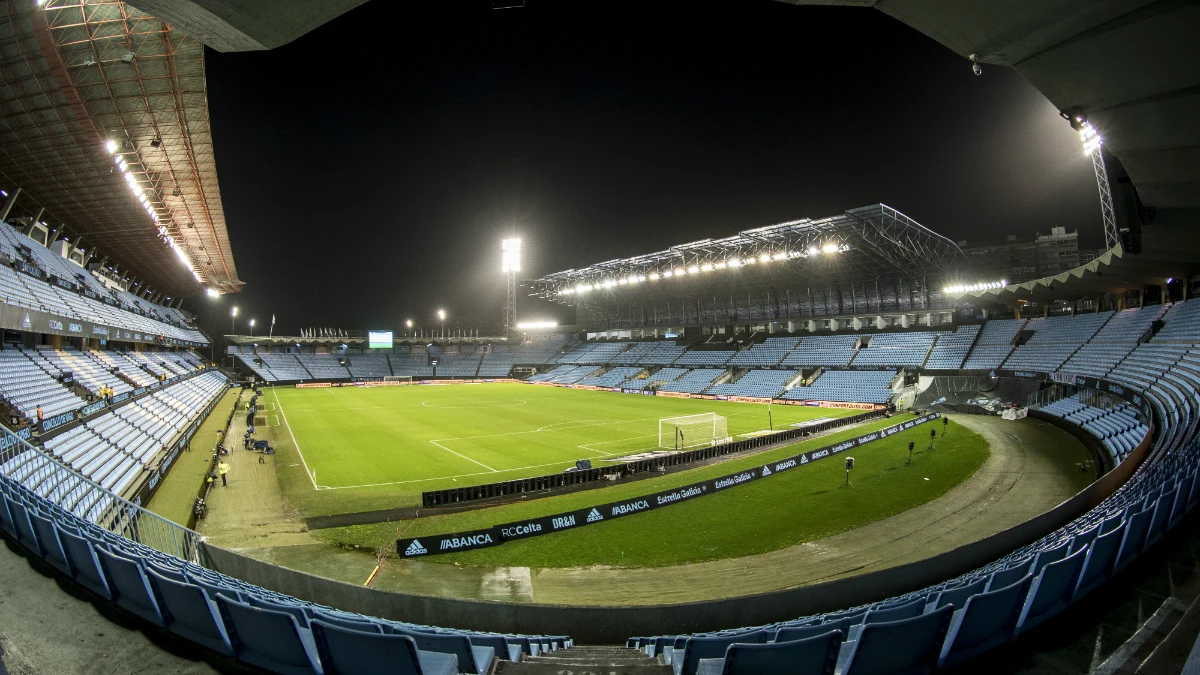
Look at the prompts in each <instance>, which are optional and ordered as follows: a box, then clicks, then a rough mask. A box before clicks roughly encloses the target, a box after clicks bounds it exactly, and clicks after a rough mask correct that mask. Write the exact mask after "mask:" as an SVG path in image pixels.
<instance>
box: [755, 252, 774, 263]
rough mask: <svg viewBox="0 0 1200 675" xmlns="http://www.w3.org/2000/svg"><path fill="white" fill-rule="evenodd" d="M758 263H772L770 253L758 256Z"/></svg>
mask: <svg viewBox="0 0 1200 675" xmlns="http://www.w3.org/2000/svg"><path fill="white" fill-rule="evenodd" d="M758 261H759V262H771V255H770V254H769V253H764V254H762V255H760V256H758Z"/></svg>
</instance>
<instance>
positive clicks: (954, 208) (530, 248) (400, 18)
mask: <svg viewBox="0 0 1200 675" xmlns="http://www.w3.org/2000/svg"><path fill="white" fill-rule="evenodd" d="M207 70H208V94H209V110H210V114H211V118H212V126H213V134H214V144H215V151H216V158H217V169H218V173H219V178H220V184H221V197H222V200H223V202H224V207H225V215H226V219H227V222H228V227H229V234H230V237H231V238H232V243H233V251H234V257H235V260H236V261H237V266H238V272H239V275H240V277H241V278H242V280H244V281H245V282H246V289H245V291H244V292H242V293H240V294H237V295H234V296H227V297H223V298H221V299H218V300H212V299H209V298H197V299H193V300H192V301H191V303H190V305H189V306H190V307H191V308H193V309H198V310H201V311H202V313H203V314H206V315H209V317H210V318H211V317H217V318H219V317H224V323H223V325H222V324H213V323H208V322H205V323H207V325H211V326H214V327H215V328H214V330H215V331H216V332H220V333H223V332H225V331H227V330H228V328H229V323H228V316H229V314H228V313H229V309H228V308H229V306H230V305H231V304H237V305H238V306H239V307H240V313H239V321H241V320H242V319H248V318H250V317H254V318H256V319H257V320H258V332H265V329H266V324H267V323H269V321H270V316H271V314H272V313H274V314H275V315H276V316H277V320H278V323H277V325H276V331H275V332H276V334H295V333H296V332H297V331H298V329H299V328H300V327H301V326H314V325H316V326H340V327H344V328H350V329H368V328H382V329H394V330H397V331H399V330H400V329H401V327H402V325H403V322H404V320H405V319H406V318H412V319H413V320H414V321H415V322H417V323H418V324H425V325H429V324H430V323H432V316H433V314H434V313H435V311H436V310H437V309H438V308H444V309H445V310H446V311H447V312H448V314H449V316H450V320H449V321H448V324H449V325H461V326H463V327H464V328H465V327H479V328H480V329H481V333H489V334H494V333H495V332H498V329H499V327H500V325H501V321H502V316H503V315H502V306H503V302H504V291H503V283H502V275H501V274H500V267H499V266H500V260H499V256H500V239H501V238H503V237H506V236H520V237H522V239H523V240H524V244H525V264H524V272H523V274H522V276H523V277H530V278H532V277H536V276H540V275H542V274H546V273H550V272H555V271H559V270H564V269H568V268H579V267H584V266H586V265H588V264H591V263H596V262H601V261H605V260H610V259H612V258H617V257H627V256H631V255H637V254H642V253H648V252H651V251H657V250H661V249H664V248H667V247H669V246H671V245H674V244H680V243H684V242H688V241H693V240H696V239H703V238H705V237H714V238H716V237H723V236H728V235H731V234H734V233H736V232H737V231H739V230H743V229H747V228H751V227H758V226H762V225H768V224H771V223H776V222H780V221H784V220H791V219H795V218H802V217H814V218H818V217H824V216H829V215H834V214H838V213H841V212H843V211H845V210H847V209H849V208H854V207H858V206H865V205H868V204H873V203H877V202H883V203H886V204H888V205H890V206H893V207H895V208H896V209H899V210H900V211H902V212H904V213H906V214H907V215H909V216H910V217H912V218H914V219H915V220H917V221H918V222H920V223H922V224H924V225H925V226H927V227H929V228H931V229H933V230H934V231H936V232H939V233H942V234H944V235H946V236H948V237H950V238H952V239H955V240H959V239H966V240H980V239H988V238H997V237H1000V236H1002V235H1004V234H1018V235H1023V236H1031V235H1032V234H1033V233H1034V232H1037V231H1041V232H1047V231H1048V230H1049V228H1050V227H1052V226H1055V225H1063V226H1066V227H1067V228H1068V229H1070V230H1073V229H1076V228H1078V229H1079V230H1080V233H1081V235H1082V244H1083V245H1084V246H1099V245H1100V244H1101V243H1102V236H1101V224H1100V219H1099V207H1098V203H1097V197H1096V188H1095V183H1094V181H1093V179H1092V174H1091V166H1090V163H1089V162H1088V161H1087V159H1086V158H1085V157H1084V156H1083V153H1082V151H1081V149H1080V146H1079V141H1078V137H1077V135H1076V134H1075V132H1073V131H1072V130H1071V128H1070V126H1069V125H1068V124H1067V123H1066V122H1065V121H1063V120H1062V119H1061V118H1059V117H1058V114H1057V111H1056V110H1055V109H1054V107H1053V106H1052V105H1050V103H1049V102H1047V101H1046V100H1045V99H1044V98H1043V97H1042V96H1041V95H1040V94H1039V93H1038V92H1037V91H1036V90H1034V89H1033V87H1032V86H1030V85H1029V84H1028V83H1026V82H1025V81H1024V80H1023V79H1022V78H1021V77H1020V76H1019V75H1017V74H1016V73H1015V72H1012V71H1009V70H1005V69H1001V68H997V67H989V66H984V73H983V75H982V76H980V77H976V76H975V75H973V74H972V73H971V68H970V64H969V62H967V61H965V60H963V59H961V58H960V57H958V56H957V55H955V54H953V53H952V52H950V51H949V50H947V49H945V48H943V47H942V46H941V45H939V44H937V43H935V42H934V41H932V40H930V39H929V38H926V37H925V36H923V35H921V34H919V33H917V32H915V31H913V30H912V29H910V28H908V27H907V26H905V25H903V24H901V23H899V22H898V21H895V20H893V19H891V18H889V17H887V16H885V15H883V14H882V13H880V12H877V11H873V10H866V9H852V8H820V7H796V6H792V5H787V4H783V3H778V2H772V1H770V0H726V1H724V2H709V3H696V2H682V1H674V2H661V1H656V2H653V3H650V2H647V3H636V4H629V3H577V2H548V1H546V0H541V1H539V0H529V6H528V7H526V8H524V9H513V10H500V11H495V10H492V9H490V8H489V5H488V3H487V2H486V1H485V0H439V1H438V2H433V3H409V2H388V1H387V0H375V1H374V2H368V3H367V4H365V5H363V6H362V7H359V8H358V9H355V10H353V11H351V12H349V13H347V14H345V15H343V16H342V17H340V18H338V19H336V20H334V21H332V22H330V23H329V24H326V25H325V26H323V27H321V28H318V29H317V30H315V31H313V32H311V33H309V34H308V35H306V36H304V37H302V38H300V39H299V40H297V41H295V42H293V43H291V44H289V45H285V46H283V47H280V48H278V49H275V50H273V51H269V52H260V53H242V54H219V53H216V52H213V51H211V50H210V51H209V52H208V63H207ZM524 300H525V301H527V302H525V304H524V306H523V307H522V309H521V311H522V314H523V315H524V316H525V317H528V318H542V317H546V318H559V319H565V318H569V317H568V316H566V315H564V314H562V313H561V312H560V313H559V315H558V316H555V311H556V310H555V309H554V307H553V306H550V305H545V304H542V303H538V302H535V301H533V300H530V299H528V298H526V299H524ZM245 331H246V328H245V325H244V323H240V324H239V327H238V332H239V333H244V332H245Z"/></svg>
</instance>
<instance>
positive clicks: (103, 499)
mask: <svg viewBox="0 0 1200 675" xmlns="http://www.w3.org/2000/svg"><path fill="white" fill-rule="evenodd" d="M0 432H2V433H0V476H3V477H4V478H5V479H7V480H9V481H12V482H13V483H18V484H20V485H22V486H24V487H25V488H26V489H28V490H30V491H32V492H34V493H35V494H37V495H39V496H41V497H43V498H45V499H47V500H49V501H50V502H51V503H53V504H55V505H57V506H58V507H59V508H61V509H63V510H64V511H67V512H69V513H73V514H75V515H76V516H78V517H80V518H83V519H85V520H88V521H90V522H92V523H94V524H96V525H97V526H99V527H101V528H103V529H105V530H108V531H109V532H112V533H114V534H117V535H120V536H122V537H125V538H127V539H131V540H133V541H136V542H138V543H141V544H145V545H146V546H149V547H151V548H153V549H155V550H158V551H161V552H163V553H166V554H168V555H173V556H176V557H178V558H182V559H184V560H188V561H191V562H193V563H196V564H198V565H206V563H207V561H206V560H205V559H204V558H205V554H204V551H203V548H202V547H200V546H198V544H199V543H200V539H201V537H200V534H199V533H197V532H195V531H193V530H189V529H188V528H186V527H183V526H182V525H179V524H177V523H174V522H172V521H170V520H167V519H166V518H163V517H162V516H160V515H158V514H155V513H151V512H150V511H147V510H146V509H144V508H142V507H141V506H139V505H137V504H134V503H133V502H130V501H129V500H127V499H124V498H122V497H121V496H119V495H117V494H116V493H114V492H113V491H112V490H109V489H108V488H105V487H104V486H102V485H100V484H99V483H97V482H95V481H93V480H91V479H90V478H87V477H86V476H84V475H82V474H80V473H79V472H77V471H75V470H74V469H72V468H71V467H69V466H67V465H66V464H63V463H62V462H60V461H59V460H57V459H55V458H54V457H53V456H52V455H50V454H48V453H46V452H45V451H43V450H41V449H39V448H37V447H34V446H33V445H30V444H29V442H28V441H26V440H25V439H23V438H21V437H20V436H18V435H17V434H15V433H13V432H11V431H9V430H8V429H6V428H4V427H0ZM206 566H207V565H206Z"/></svg>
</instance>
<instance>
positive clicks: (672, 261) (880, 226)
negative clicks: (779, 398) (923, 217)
mask: <svg viewBox="0 0 1200 675" xmlns="http://www.w3.org/2000/svg"><path fill="white" fill-rule="evenodd" d="M966 265H967V260H966V257H965V256H964V255H963V253H962V251H961V250H959V248H958V245H957V244H955V243H954V242H953V241H950V240H949V239H947V238H945V237H943V236H942V235H940V234H937V233H935V232H933V231H931V230H929V229H927V228H926V227H924V226H922V225H921V224H920V223H917V222H916V221H914V220H912V219H911V218H909V217H908V216H906V215H904V214H903V213H900V212H899V211H897V210H895V209H893V208H891V207H890V206H886V205H884V204H876V205H874V206H866V207H863V208H858V209H852V210H850V211H846V212H845V213H844V214H841V215H837V216H832V217H829V218H820V219H815V220H814V219H811V218H803V219H801V220H794V221H790V222H786V223H779V224H778V225H768V226H766V227H759V228H755V229H752V230H746V231H744V232H739V233H737V234H736V235H733V236H731V237H725V238H723V239H704V240H701V241H694V242H691V243H688V244H681V245H679V246H672V247H671V248H669V249H667V250H665V251H659V252H657V253H648V254H645V255H640V256H635V257H633V258H625V259H618V260H610V261H607V262H602V263H597V264H595V265H591V266H589V267H585V268H584V269H580V270H575V269H571V270H565V271H562V272H556V273H554V274H549V275H547V276H544V277H542V278H540V279H535V280H531V281H526V282H525V283H524V285H525V286H526V287H528V288H529V289H530V291H531V292H530V295H531V296H534V297H539V298H543V299H546V300H552V301H556V302H561V303H567V304H573V305H584V304H588V302H589V299H590V298H592V297H598V296H611V295H612V294H626V295H634V294H636V295H638V296H639V297H642V298H646V297H653V296H656V295H664V296H666V295H677V294H678V293H679V291H680V289H681V287H683V286H684V285H685V284H686V288H687V291H686V292H687V293H689V294H702V293H703V292H704V290H703V289H704V288H706V287H709V286H711V287H713V288H714V289H718V288H719V289H720V291H719V294H725V293H729V292H736V291H738V290H739V289H741V288H761V287H762V286H764V285H787V284H796V285H808V286H820V285H828V284H836V283H842V282H869V281H873V280H878V279H882V278H897V277H903V278H908V279H914V278H915V279H921V278H926V277H928V281H929V283H930V284H931V285H936V287H938V288H940V284H941V282H942V281H945V280H957V279H958V275H960V274H961V273H962V272H963V271H965V269H966Z"/></svg>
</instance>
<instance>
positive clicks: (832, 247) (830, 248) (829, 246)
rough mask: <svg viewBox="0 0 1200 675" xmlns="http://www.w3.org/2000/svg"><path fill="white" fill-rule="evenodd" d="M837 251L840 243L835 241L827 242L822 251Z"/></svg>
mask: <svg viewBox="0 0 1200 675" xmlns="http://www.w3.org/2000/svg"><path fill="white" fill-rule="evenodd" d="M837 252H838V245H837V244H835V243H833V242H829V243H828V244H825V245H824V246H822V247H821V253H837Z"/></svg>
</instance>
